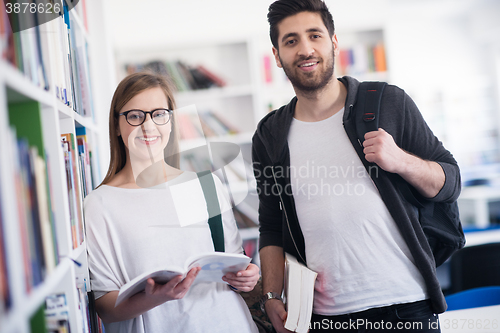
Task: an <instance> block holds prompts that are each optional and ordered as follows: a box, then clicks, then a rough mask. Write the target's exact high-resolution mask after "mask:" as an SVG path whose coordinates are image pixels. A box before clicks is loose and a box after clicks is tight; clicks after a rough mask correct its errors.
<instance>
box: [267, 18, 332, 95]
mask: <svg viewBox="0 0 500 333" xmlns="http://www.w3.org/2000/svg"><path fill="white" fill-rule="evenodd" d="M278 30H279V35H278V36H279V37H278V48H279V50H278V49H276V48H274V47H273V53H274V56H275V59H276V64H277V65H278V67H281V68H283V70H284V71H285V74H286V75H287V77H288V78H289V79H290V81H291V82H292V85H293V86H294V88H296V89H299V90H301V91H304V92H310V91H316V90H319V89H321V88H323V87H325V86H326V85H327V84H328V83H329V82H330V81H331V80H332V79H333V78H334V75H333V72H334V59H335V55H336V54H337V52H338V51H337V50H338V42H337V37H336V36H335V35H334V36H332V37H330V35H329V33H328V30H327V28H326V27H325V25H324V23H323V20H322V19H321V16H320V14H318V13H312V12H301V13H298V14H296V15H293V16H289V17H287V18H285V19H283V21H281V22H280V23H279V24H278Z"/></svg>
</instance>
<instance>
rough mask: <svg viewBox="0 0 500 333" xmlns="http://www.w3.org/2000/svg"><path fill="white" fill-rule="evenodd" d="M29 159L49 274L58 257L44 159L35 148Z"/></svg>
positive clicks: (32, 149) (31, 151)
mask: <svg viewBox="0 0 500 333" xmlns="http://www.w3.org/2000/svg"><path fill="white" fill-rule="evenodd" d="M30 153H31V161H32V163H33V171H34V178H35V184H34V185H35V190H36V198H37V206H38V212H39V213H38V221H39V223H40V234H41V237H42V240H43V241H42V243H43V255H44V260H45V268H46V273H47V274H50V273H51V272H52V271H53V270H54V268H55V267H56V263H57V261H58V258H57V256H56V253H57V251H56V249H55V247H56V246H54V245H55V243H54V239H55V236H54V234H53V230H54V228H53V227H52V225H53V224H54V223H53V221H51V219H52V217H53V216H52V214H51V212H50V210H51V207H50V203H49V196H50V193H49V191H48V184H47V168H46V165H45V161H44V159H43V158H41V157H40V156H39V155H38V151H37V149H36V148H31V149H30Z"/></svg>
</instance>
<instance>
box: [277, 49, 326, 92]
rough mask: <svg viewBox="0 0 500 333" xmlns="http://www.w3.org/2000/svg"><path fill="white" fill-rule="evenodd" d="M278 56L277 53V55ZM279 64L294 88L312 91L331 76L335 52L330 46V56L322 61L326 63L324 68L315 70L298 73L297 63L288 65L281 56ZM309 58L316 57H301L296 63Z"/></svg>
mask: <svg viewBox="0 0 500 333" xmlns="http://www.w3.org/2000/svg"><path fill="white" fill-rule="evenodd" d="M278 57H279V55H278ZM279 59H280V62H281V65H282V67H283V71H284V72H285V74H286V76H287V77H288V79H289V80H290V82H291V83H292V85H293V86H294V88H296V89H298V90H301V91H303V92H313V91H316V90H320V89H322V88H324V87H325V86H326V85H327V84H328V82H330V80H331V79H332V77H333V70H334V63H335V54H334V49H333V48H332V52H331V54H330V56H329V57H328V58H326V59H324V63H325V64H326V68H325V69H322V70H320V72H319V73H318V71H315V72H309V73H303V72H302V73H300V72H298V70H297V65H293V64H292V65H289V64H286V63H284V62H283V60H282V59H281V57H279ZM310 59H317V58H315V57H307V58H305V57H301V58H300V59H299V60H298V61H297V62H296V63H298V62H301V61H306V60H310ZM319 60H321V58H319Z"/></svg>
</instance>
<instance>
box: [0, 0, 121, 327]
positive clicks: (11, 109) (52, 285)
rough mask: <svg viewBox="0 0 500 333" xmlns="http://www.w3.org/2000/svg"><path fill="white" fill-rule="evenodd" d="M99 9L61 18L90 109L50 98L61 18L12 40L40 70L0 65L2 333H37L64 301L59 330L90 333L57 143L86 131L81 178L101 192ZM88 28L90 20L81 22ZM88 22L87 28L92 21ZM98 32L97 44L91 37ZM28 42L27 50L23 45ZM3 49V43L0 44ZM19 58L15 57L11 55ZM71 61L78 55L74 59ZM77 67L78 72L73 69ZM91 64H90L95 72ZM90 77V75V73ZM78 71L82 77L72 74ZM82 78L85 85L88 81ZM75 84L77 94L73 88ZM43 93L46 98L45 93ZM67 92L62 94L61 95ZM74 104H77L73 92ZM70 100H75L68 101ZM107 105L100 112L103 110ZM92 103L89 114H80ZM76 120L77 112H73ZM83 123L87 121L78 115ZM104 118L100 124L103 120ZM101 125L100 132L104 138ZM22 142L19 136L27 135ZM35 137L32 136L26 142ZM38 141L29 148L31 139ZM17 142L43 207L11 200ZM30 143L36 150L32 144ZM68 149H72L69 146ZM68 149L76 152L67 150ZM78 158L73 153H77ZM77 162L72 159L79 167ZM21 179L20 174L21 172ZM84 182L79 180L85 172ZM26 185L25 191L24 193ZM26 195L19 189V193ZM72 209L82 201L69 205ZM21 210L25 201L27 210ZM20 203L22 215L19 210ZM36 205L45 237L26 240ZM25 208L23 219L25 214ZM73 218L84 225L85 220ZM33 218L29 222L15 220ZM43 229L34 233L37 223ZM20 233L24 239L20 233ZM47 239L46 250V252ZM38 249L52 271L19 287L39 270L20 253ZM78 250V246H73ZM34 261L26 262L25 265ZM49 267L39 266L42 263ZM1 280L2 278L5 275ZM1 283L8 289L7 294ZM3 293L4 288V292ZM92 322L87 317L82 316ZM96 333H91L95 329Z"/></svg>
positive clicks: (82, 268) (82, 255)
mask: <svg viewBox="0 0 500 333" xmlns="http://www.w3.org/2000/svg"><path fill="white" fill-rule="evenodd" d="M103 11H104V5H103V3H102V2H100V1H95V0H82V1H80V2H79V3H78V5H77V6H76V7H75V8H74V9H72V10H70V11H69V12H68V13H66V16H65V17H66V18H67V19H68V20H69V22H70V24H71V29H72V30H70V31H71V32H72V33H73V35H72V36H71V38H72V39H71V41H72V42H74V44H73V48H74V52H81V53H80V54H79V55H80V56H81V55H85V56H84V57H80V58H79V59H78V60H76V56H75V57H74V61H75V63H74V65H75V66H77V65H78V66H82V67H81V68H85V71H86V73H83V72H80V75H78V77H77V75H76V73H75V77H74V80H73V84H74V87H75V88H76V89H88V91H87V92H90V91H91V92H92V95H93V97H94V98H93V99H89V98H90V96H88V95H87V96H85V98H86V99H85V100H84V99H81V97H77V98H79V99H77V98H75V99H73V97H74V96H71V97H69V94H70V91H69V89H68V95H67V97H68V100H69V102H68V100H63V99H62V98H61V94H60V92H59V91H58V88H60V87H61V86H60V85H59V84H60V83H61V81H59V80H60V79H61V78H63V79H68V81H67V82H70V83H71V81H70V78H69V77H68V76H67V74H68V73H67V72H64V70H63V69H62V67H61V66H63V64H67V65H68V68H69V66H70V63H69V61H68V62H64V63H62V62H58V61H59V60H62V61H66V60H65V58H64V55H62V54H59V53H60V52H61V50H66V49H65V47H64V45H63V44H56V47H54V44H50V43H51V42H53V40H54V36H55V35H56V34H57V35H58V36H60V37H65V38H66V40H67V39H68V37H67V36H65V35H64V34H63V33H66V34H67V31H68V30H64V29H65V28H64V26H65V25H64V23H63V17H59V18H57V19H55V20H53V21H51V22H48V23H44V24H42V25H41V26H40V27H39V33H37V32H36V30H35V28H32V29H28V30H25V31H21V32H19V33H14V34H12V35H11V36H14V38H20V40H21V41H22V43H21V49H22V52H23V54H27V55H30V56H31V55H32V54H34V53H35V52H40V53H41V54H42V59H43V61H42V62H30V63H27V62H26V60H25V59H23V65H24V66H25V67H24V71H23V70H21V69H19V66H17V67H16V66H14V65H13V64H12V63H10V62H9V61H8V60H7V59H6V58H5V57H4V56H2V57H1V58H0V122H1V124H0V161H1V163H0V215H1V219H0V223H1V230H2V236H3V237H2V238H1V239H0V246H1V248H0V255H1V256H3V258H4V259H5V262H6V265H5V267H4V268H5V269H4V270H2V267H0V270H2V271H0V286H2V288H0V332H5V333H10V332H21V333H24V332H45V329H44V326H45V323H44V321H45V315H44V312H45V310H44V308H45V301H46V299H47V297H50V296H51V295H57V294H64V295H65V301H66V309H67V317H66V320H67V323H68V325H69V328H70V329H71V331H73V332H90V327H89V318H88V315H87V307H88V299H87V292H88V291H90V283H89V276H88V266H87V251H86V242H85V239H84V230H83V228H80V230H78V233H79V234H80V235H81V239H79V240H77V241H76V242H75V240H74V239H73V238H74V232H75V230H74V229H72V228H74V226H72V225H71V223H70V221H71V219H72V217H71V214H72V213H71V208H70V199H69V197H68V186H67V184H68V182H67V176H66V165H65V159H64V152H63V149H62V146H61V134H64V133H72V134H73V135H74V136H75V138H76V134H77V131H80V130H82V129H85V132H86V138H87V143H88V147H90V149H91V151H92V153H93V156H92V160H91V161H92V163H91V164H92V165H91V169H92V175H89V174H86V177H92V178H93V179H92V182H93V184H94V186H95V185H96V184H99V182H100V180H101V177H102V175H103V170H104V169H103V168H104V166H103V165H101V164H100V162H103V160H99V158H98V157H99V154H98V149H99V147H100V146H101V145H102V143H101V141H103V140H104V142H106V141H107V138H106V133H105V132H103V131H102V129H101V128H102V127H103V125H102V124H100V123H99V121H100V119H101V117H102V116H101V115H100V114H97V113H96V111H99V112H101V111H102V110H105V109H107V108H108V106H107V105H108V104H109V98H110V96H111V93H112V91H113V89H114V86H113V83H114V82H113V80H110V79H107V78H102V77H101V76H100V75H99V76H96V70H98V69H99V68H101V66H105V67H110V66H111V67H112V63H108V62H107V61H108V60H109V59H112V58H111V57H106V56H105V54H104V52H105V50H106V49H104V51H103V49H100V46H101V45H102V44H103V43H106V34H105V32H104V30H105V26H104V24H103V23H102V22H99V21H96V20H94V18H95V19H97V20H98V18H99V17H101V16H102V12H103ZM0 15H5V9H4V8H1V10H0ZM87 18H89V19H90V20H89V21H87ZM91 18H92V19H91ZM5 19H6V16H4V17H3V20H0V22H1V23H2V24H7V25H8V24H9V21H5ZM6 27H7V28H8V26H6V25H3V26H2V29H0V33H1V36H0V40H1V41H2V45H1V46H0V53H1V54H4V53H5V52H6V51H8V50H9V46H8V44H7V39H6V36H9V35H8V33H7V32H6ZM97 31H98V32H99V33H98V34H97V33H96V32H97ZM35 37H38V38H40V47H38V46H36V44H34V43H33V41H34V40H35ZM30 41H31V43H30ZM4 42H5V43H4ZM16 50H17V51H18V49H16ZM75 55H76V53H75ZM77 62H78V63H77ZM94 64H98V65H96V66H93V65H94ZM28 65H29V66H31V68H34V67H32V66H35V67H36V68H37V69H40V68H41V67H44V69H45V73H46V81H47V82H45V80H44V82H41V80H40V76H38V77H36V76H35V75H34V74H33V72H29V71H28V70H27V68H26V66H28ZM94 67H97V68H94ZM75 69H76V67H75V68H73V69H72V70H75ZM78 70H81V69H80V68H79V69H78ZM89 77H90V79H89ZM86 79H89V81H90V82H92V83H93V84H91V85H89V82H87V81H86ZM80 83H82V85H80ZM45 84H47V88H48V89H45ZM66 88H68V86H66ZM75 94H78V92H76V90H75ZM75 96H76V95H75ZM105 99H106V100H107V103H106V104H103V103H102V101H103V100H105ZM84 102H87V103H88V104H87V106H88V105H91V103H93V109H94V113H93V114H92V112H91V110H90V109H88V108H86V110H85V112H84V111H83V109H84V106H83V105H84V104H83V103H84ZM76 111H78V112H76ZM84 113H85V115H84ZM106 114H107V112H105V116H104V119H106ZM106 125H107V121H106V122H105V123H104V128H105V127H106ZM12 128H14V129H15V131H16V132H17V134H18V135H17V136H18V138H16V137H14V133H13V131H12ZM25 132H27V133H25ZM33 133H34V134H33ZM35 136H37V137H36V138H34V137H35ZM22 137H28V140H29V145H30V146H35V145H38V148H39V149H38V155H39V156H42V157H45V159H44V160H42V161H43V163H42V164H44V171H43V172H42V173H38V174H37V175H36V176H35V177H34V178H33V179H36V180H37V181H38V180H39V179H44V180H45V181H46V186H45V187H40V188H44V189H45V190H46V191H44V192H43V193H45V194H46V195H47V197H46V198H45V199H40V200H38V201H37V203H36V205H35V204H34V203H33V202H31V204H30V201H29V199H28V197H30V198H33V197H32V196H31V195H32V194H29V195H28V196H23V195H18V194H17V193H19V186H20V183H19V174H20V170H19V168H18V167H19V162H16V160H17V159H19V155H18V154H20V153H19V152H18V151H17V140H18V139H19V138H22ZM33 140H34V141H33ZM75 144H76V142H75ZM75 148H76V147H75ZM76 153H78V151H76ZM77 158H78V157H77ZM79 163H80V162H78V163H77V164H76V165H75V170H76V171H77V174H76V177H75V178H74V180H75V182H76V183H75V185H76V186H78V187H79V188H83V184H82V181H84V179H83V178H80V177H81V176H80V175H81V174H82V172H83V170H81V166H83V165H80V164H79ZM21 169H22V168H21ZM83 173H85V172H83ZM23 184H24V183H23ZM23 186H24V185H23ZM35 190H36V186H35V185H34V184H26V188H25V191H27V192H26V193H32V192H33V191H35ZM43 197H45V195H41V193H37V195H36V198H37V199H39V198H43ZM76 198H77V200H78V201H79V204H80V206H81V205H82V202H81V200H82V197H81V196H80V197H76ZM26 200H28V201H26ZM25 201H26V202H28V204H27V205H25V206H23V204H21V202H25ZM44 203H45V205H46V207H47V209H48V215H47V216H49V219H48V220H46V222H48V223H50V226H49V229H46V230H48V233H45V234H43V236H41V235H40V234H39V233H38V234H37V232H34V233H32V232H29V230H31V229H26V227H27V226H29V228H33V227H34V226H36V225H37V224H38V220H37V218H35V215H36V214H39V215H37V216H39V220H40V221H42V216H43V213H42V210H41V209H42V208H41V207H42V206H44ZM23 208H26V209H27V210H25V211H24V210H23ZM79 213H80V216H75V218H79V219H80V221H82V225H83V215H81V211H80V212H79ZM27 214H29V215H30V216H31V214H35V215H33V217H29V219H28V220H27V219H25V218H24V217H23V216H27ZM40 225H42V223H40ZM27 230H28V232H27ZM47 235H50V239H52V242H49V241H48V240H49V238H46V237H47ZM37 239H38V241H40V239H41V244H43V249H47V248H50V249H51V250H52V251H53V252H54V253H53V259H54V261H55V266H54V267H52V268H51V267H48V266H49V264H48V263H47V264H46V265H47V267H45V270H46V273H45V274H43V275H42V279H41V281H34V282H33V283H30V284H27V283H26V281H29V280H30V279H31V278H32V277H31V276H30V275H32V274H33V267H37V265H39V266H41V267H43V266H44V264H42V263H41V262H39V261H38V262H37V261H30V263H35V266H33V265H30V266H26V265H25V264H24V262H25V260H28V259H27V258H28V257H27V252H28V251H27V249H28V250H29V249H30V248H31V247H30V245H31V244H32V243H31V242H32V241H33V240H37ZM75 243H76V246H75ZM31 259H32V257H29V260H31ZM43 259H44V260H47V257H43ZM4 273H5V275H3V274H4ZM5 282H7V284H5ZM5 286H6V287H7V288H5ZM7 294H8V295H9V297H8V299H9V301H8V304H6V303H7V302H6V298H7V297H6V295H7ZM90 312H92V310H90ZM93 329H97V327H95V326H94V327H93Z"/></svg>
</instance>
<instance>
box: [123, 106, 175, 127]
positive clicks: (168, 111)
mask: <svg viewBox="0 0 500 333" xmlns="http://www.w3.org/2000/svg"><path fill="white" fill-rule="evenodd" d="M158 110H164V111H167V113H168V115H169V117H168V121H167V122H166V123H165V124H158V123H157V122H156V121H155V119H154V117H153V113H154V112H155V111H158ZM133 111H140V112H142V113H143V114H144V118H143V119H142V123H140V124H137V125H133V124H131V123H130V122H129V121H128V117H127V115H128V114H129V113H130V112H133ZM173 112H174V111H173V110H170V109H164V108H159V109H154V110H152V111H143V110H139V109H132V110H128V111H125V112H122V113H119V114H118V115H119V116H125V120H126V121H127V123H128V124H129V125H130V126H141V125H142V124H144V122H145V121H146V118H147V115H148V114H149V117H150V118H151V120H152V121H153V123H155V124H156V125H158V126H163V125H166V124H168V123H169V122H170V120H171V119H172V114H173Z"/></svg>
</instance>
